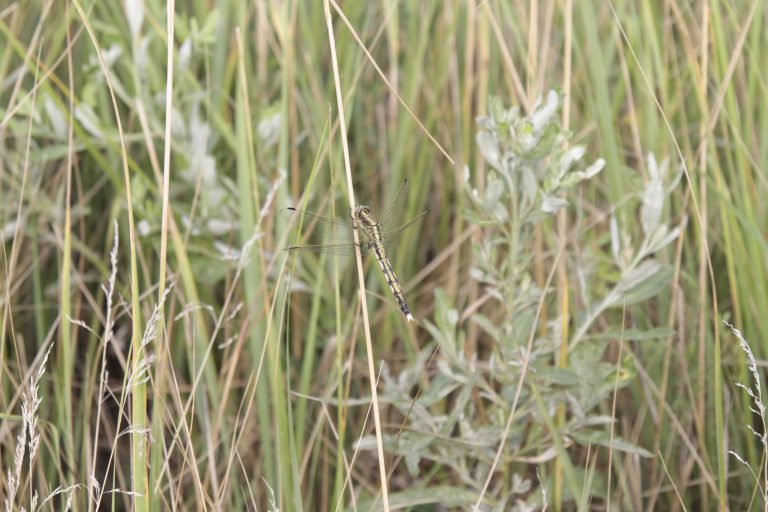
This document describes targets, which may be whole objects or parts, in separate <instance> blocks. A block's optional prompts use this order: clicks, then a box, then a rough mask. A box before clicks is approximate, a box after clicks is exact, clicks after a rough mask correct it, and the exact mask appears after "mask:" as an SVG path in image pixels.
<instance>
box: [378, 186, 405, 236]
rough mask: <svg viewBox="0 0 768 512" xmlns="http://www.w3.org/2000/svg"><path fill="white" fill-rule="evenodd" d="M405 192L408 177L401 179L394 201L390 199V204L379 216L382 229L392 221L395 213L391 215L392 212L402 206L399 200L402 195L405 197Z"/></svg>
mask: <svg viewBox="0 0 768 512" xmlns="http://www.w3.org/2000/svg"><path fill="white" fill-rule="evenodd" d="M407 194H408V178H406V179H404V180H403V183H402V184H401V185H400V188H399V189H398V190H397V194H396V195H395V199H394V201H392V204H391V205H390V206H389V208H388V209H387V212H386V213H385V214H384V216H383V217H382V218H381V227H382V229H386V227H387V226H388V225H389V223H390V222H392V220H393V217H396V215H392V214H393V213H396V212H398V211H399V210H400V209H401V207H402V205H401V201H402V199H403V197H405V196H406V195H407Z"/></svg>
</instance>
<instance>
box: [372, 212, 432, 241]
mask: <svg viewBox="0 0 768 512" xmlns="http://www.w3.org/2000/svg"><path fill="white" fill-rule="evenodd" d="M430 211H431V210H425V211H423V212H421V213H420V214H419V215H417V216H416V217H414V218H413V219H411V220H409V221H408V222H406V223H405V224H403V225H402V226H398V227H396V228H395V229H392V230H390V231H387V232H386V233H384V234H383V235H382V242H383V243H384V245H385V246H386V245H389V244H391V243H392V242H393V241H394V240H397V238H398V237H399V236H400V235H402V234H403V231H405V230H406V229H408V228H410V227H413V226H414V225H416V224H418V223H419V222H421V221H422V220H423V219H424V217H426V216H427V215H429V212H430Z"/></svg>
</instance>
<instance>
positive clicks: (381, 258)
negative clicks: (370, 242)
mask: <svg viewBox="0 0 768 512" xmlns="http://www.w3.org/2000/svg"><path fill="white" fill-rule="evenodd" d="M373 250H374V253H375V254H376V261H378V262H379V267H381V271H382V273H383V274H384V278H385V279H386V280H387V285H388V286H389V290H390V291H391V292H392V295H394V297H395V300H396V301H397V305H398V306H399V307H400V311H402V312H403V314H404V315H405V317H406V318H407V319H408V321H409V322H413V315H412V314H411V309H410V308H409V307H408V303H407V302H406V301H405V294H404V293H403V289H402V288H401V287H400V281H398V280H397V276H396V275H395V271H394V270H392V264H391V263H390V262H389V258H388V257H387V254H386V252H384V247H383V245H382V244H381V243H380V242H378V243H376V245H375V247H374V248H373Z"/></svg>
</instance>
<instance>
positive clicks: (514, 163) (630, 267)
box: [363, 92, 680, 510]
mask: <svg viewBox="0 0 768 512" xmlns="http://www.w3.org/2000/svg"><path fill="white" fill-rule="evenodd" d="M559 107H560V97H559V95H558V94H557V93H556V92H550V93H548V94H547V95H546V96H545V97H544V98H540V99H539V100H538V101H537V102H536V104H535V105H534V107H533V109H532V111H531V113H530V114H529V115H527V116H526V115H523V113H522V112H521V110H520V109H519V108H518V107H513V108H511V109H505V108H504V107H503V106H502V105H501V103H500V102H499V101H497V100H494V101H492V102H491V109H490V110H491V112H490V115H489V116H487V117H482V118H480V119H478V124H479V126H480V130H479V132H478V134H477V143H478V146H479V148H480V151H481V152H482V155H483V157H484V158H485V160H486V161H487V162H488V164H489V165H490V166H491V168H492V171H491V172H489V175H488V179H487V184H486V186H485V188H484V190H483V191H482V192H480V191H478V190H476V189H474V188H473V187H472V186H470V184H469V181H470V180H469V177H470V173H469V171H467V173H466V178H467V179H466V180H465V181H466V191H467V194H468V196H469V198H470V204H471V206H470V208H468V209H467V211H465V212H464V216H465V218H466V219H467V220H468V221H469V222H471V223H474V224H477V225H479V226H482V227H483V228H484V229H483V236H482V242H481V243H479V244H475V245H474V246H473V250H474V258H473V261H474V266H473V267H472V269H471V273H470V275H471V277H472V278H473V279H474V280H476V281H477V282H478V283H479V284H480V285H481V290H482V293H484V294H485V295H486V298H487V299H488V300H487V301H486V304H487V306H486V307H484V308H483V309H482V310H481V311H482V312H487V314H481V313H474V314H472V315H471V321H472V322H474V323H475V324H477V325H478V326H479V327H480V328H481V330H482V332H483V335H482V337H481V343H482V346H481V347H480V350H479V351H478V352H477V353H476V354H475V355H474V356H473V357H472V358H468V357H467V356H466V355H465V354H466V353H465V347H464V341H465V339H466V334H465V330H464V326H463V325H460V324H459V318H460V316H461V315H460V312H459V310H458V309H457V308H456V306H455V305H453V304H451V301H450V299H449V297H448V296H447V295H446V294H445V293H444V292H443V291H442V290H437V292H436V294H435V315H434V318H433V322H431V323H430V322H425V324H426V328H427V329H428V330H429V332H430V334H431V335H432V337H433V339H434V341H435V343H436V344H437V345H438V347H439V349H440V352H439V355H438V356H437V357H436V358H435V359H434V362H432V364H431V365H429V377H428V378H427V379H425V377H424V368H425V366H427V362H428V361H430V360H431V357H430V354H431V353H432V351H433V350H434V345H431V346H429V347H427V348H425V349H424V351H423V352H422V353H421V354H420V357H419V358H418V359H417V361H416V362H415V364H414V365H413V366H411V367H409V368H407V369H405V370H403V371H401V372H400V373H399V374H397V375H393V374H391V373H390V372H389V371H388V370H387V369H386V368H385V370H384V372H383V374H382V381H383V382H384V389H385V392H384V398H385V399H386V400H388V402H389V403H390V404H392V405H393V406H394V407H395V408H397V409H398V410H399V411H400V412H401V413H402V414H403V416H404V417H406V418H407V420H405V421H406V423H405V428H404V430H403V432H401V433H399V434H398V435H392V436H390V437H389V438H388V439H387V446H388V449H389V450H391V451H394V452H395V453H397V454H399V455H401V456H403V459H404V463H405V467H406V468H407V470H408V472H409V473H410V474H411V476H412V477H413V478H419V477H423V476H424V474H423V473H424V472H423V470H424V468H425V467H429V464H437V465H440V466H443V467H444V468H450V470H451V472H452V473H453V475H454V477H455V481H454V482H452V484H453V487H449V488H446V487H442V488H441V492H440V493H439V494H438V495H439V496H440V497H441V498H440V499H441V502H442V503H443V504H444V505H449V503H448V502H449V501H450V505H451V506H467V505H471V504H472V503H474V499H475V498H476V497H477V492H478V491H479V490H480V489H482V488H483V484H484V481H485V479H486V478H487V475H488V472H489V471H490V469H491V466H492V461H493V459H494V457H495V454H496V450H497V447H498V446H500V443H502V442H503V443H504V444H503V446H504V450H503V457H502V461H501V470H500V468H499V467H498V466H497V467H496V471H497V473H498V472H499V471H501V472H500V475H499V476H500V478H497V479H496V480H495V481H494V482H495V483H494V485H492V486H491V487H490V488H489V489H488V490H487V491H486V494H485V495H484V499H485V503H488V504H490V509H493V510H510V509H512V508H513V507H514V509H516V510H525V509H527V508H530V507H531V506H535V505H539V506H540V505H541V503H542V502H541V500H542V496H543V494H542V493H541V492H533V491H532V488H533V487H534V486H533V484H534V482H536V481H537V480H536V476H535V470H536V469H537V467H538V465H539V464H541V463H544V462H547V461H549V460H552V459H553V458H554V457H556V456H557V454H558V451H557V443H556V442H555V439H553V433H552V431H551V427H550V426H548V422H549V424H550V425H551V419H550V418H551V417H553V416H554V413H555V411H556V409H557V408H558V407H565V408H566V410H567V415H566V418H567V419H566V424H565V425H563V426H562V427H561V429H560V431H559V432H558V433H557V434H556V435H557V436H558V437H559V441H561V442H562V445H564V446H565V447H568V446H571V445H573V444H582V445H585V446H586V445H602V446H606V447H610V448H612V449H614V450H620V451H628V452H632V453H635V454H639V455H642V456H648V455H649V453H648V452H647V451H645V450H644V449H642V448H640V447H636V446H633V445H632V444H630V443H628V442H626V441H624V440H622V439H621V438H620V437H618V436H610V433H609V428H608V427H609V424H610V422H611V417H610V415H608V414H606V413H605V411H606V410H607V409H602V410H601V409H600V407H599V406H600V405H601V404H605V403H606V399H607V398H609V397H610V396H612V393H613V391H614V390H615V389H616V387H617V386H618V387H623V386H625V385H626V384H627V383H628V382H629V381H630V380H631V378H632V377H633V375H634V372H633V371H632V368H628V367H624V368H621V369H618V370H617V367H616V365H615V364H614V363H609V362H608V361H604V360H603V353H604V351H605V347H606V346H607V342H606V338H605V337H602V338H601V337H599V336H593V337H591V338H590V337H588V336H587V334H592V333H591V329H593V328H594V323H595V320H596V319H597V318H598V317H599V316H600V315H601V314H602V313H604V312H605V311H606V310H607V309H609V308H610V307H612V306H617V305H618V306H621V305H624V304H627V305H628V304H633V303H636V302H638V301H641V300H645V299H648V298H650V297H653V296H654V295H656V294H658V293H659V292H660V291H661V290H662V289H663V288H664V286H666V284H667V283H668V280H669V277H670V275H671V271H669V268H668V267H667V266H666V265H665V264H664V263H662V259H660V258H657V257H656V254H657V253H658V252H659V251H661V250H662V249H663V248H664V247H665V246H666V245H668V244H669V243H670V242H672V241H673V240H674V239H675V238H677V236H678V234H679V232H680V227H679V226H678V227H670V224H669V223H666V222H664V220H663V219H664V216H665V214H666V213H667V211H666V210H665V205H666V204H667V203H668V197H669V195H670V193H671V192H672V191H673V190H674V188H675V186H676V185H677V183H678V182H679V178H680V174H679V173H671V172H670V166H669V163H668V162H663V163H662V164H661V165H658V164H657V163H656V160H655V158H654V157H653V155H649V157H648V166H647V167H648V180H647V182H646V184H645V186H644V188H643V189H642V190H639V191H638V192H637V194H636V196H635V197H634V198H633V199H635V201H634V202H633V201H631V200H630V201H627V202H625V204H623V205H622V208H628V209H629V208H631V207H632V206H633V205H634V204H638V205H639V211H638V212H637V213H639V215H634V213H635V211H634V210H631V209H629V210H627V215H626V216H625V218H627V219H632V218H636V217H637V219H638V221H639V222H636V224H639V225H640V227H639V232H640V233H641V234H642V238H641V240H640V242H639V243H633V241H632V237H631V233H633V232H636V231H638V230H634V231H633V229H632V228H633V227H635V226H631V225H628V226H620V225H619V221H618V220H617V219H616V218H615V217H610V220H609V221H608V222H606V223H605V224H608V225H609V229H608V231H609V232H610V235H611V243H610V251H611V254H612V256H613V262H614V265H615V267H616V268H615V270H614V271H612V272H611V273H610V275H611V276H618V278H616V277H604V276H602V275H600V276H598V275H596V274H595V275H593V273H590V272H587V271H584V270H583V269H580V268H575V269H569V270H572V272H570V275H572V276H574V281H575V285H576V286H577V287H578V288H580V289H579V290H578V292H577V293H578V295H579V297H580V298H581V301H579V303H574V304H573V305H572V307H571V317H572V318H570V319H569V320H572V321H573V324H574V325H575V326H576V327H575V329H574V330H573V331H572V335H571V336H570V341H569V343H570V346H569V359H568V366H566V367H564V368H561V367H558V366H557V365H556V364H555V361H556V353H557V352H558V351H559V350H560V342H561V325H562V323H561V320H562V319H561V318H559V317H558V314H559V313H558V311H557V309H556V308H555V307H554V306H553V301H552V300H547V298H548V297H547V296H548V294H550V293H551V291H552V290H549V289H543V288H542V287H541V286H540V284H539V283H537V282H536V280H535V279H534V277H533V276H532V275H531V272H530V269H531V267H532V263H533V262H532V258H533V254H532V251H531V247H532V246H533V241H534V229H535V228H537V227H538V228H540V229H541V230H543V231H546V230H547V229H550V230H551V227H552V222H551V219H552V218H553V216H554V214H555V213H556V212H557V211H559V210H561V209H563V208H566V207H567V206H568V205H569V199H568V193H569V191H571V190H572V189H573V188H574V187H575V186H576V185H577V184H579V183H580V182H582V181H585V180H589V179H591V178H593V177H594V176H596V175H597V174H598V173H599V172H600V171H601V170H602V169H603V168H604V166H605V162H604V160H602V159H597V160H595V161H594V162H591V163H587V164H585V163H583V161H584V159H585V155H586V149H585V148H584V147H583V146H572V145H571V144H570V138H571V134H570V133H569V132H568V131H566V130H564V129H563V128H562V126H561V125H560V122H559ZM673 174H674V175H673ZM570 202H573V201H570ZM606 218H607V217H606ZM545 238H546V237H545ZM553 238H554V237H553ZM606 245H608V244H606ZM565 251H566V254H564V255H562V256H561V257H563V258H567V256H569V255H570V252H571V251H572V248H570V246H567V247H566V248H565ZM606 252H608V248H607V247H606ZM566 261H568V262H573V261H576V262H578V261H580V260H579V258H577V257H574V258H567V259H566ZM569 264H572V263H569ZM592 290H600V292H599V293H595V294H594V295H593V292H592ZM606 290H607V291H606ZM574 302H575V301H574ZM540 303H541V304H543V307H548V308H551V310H550V311H548V313H550V314H548V315H546V317H547V318H550V319H553V320H551V321H550V322H549V323H548V325H547V329H546V331H542V332H545V334H541V333H540V331H539V329H538V325H537V324H538V322H540V321H541V320H540V318H541V316H542V315H540V314H539V312H538V308H539V304H540ZM619 328H620V326H617V328H616V332H618V331H619ZM531 333H537V334H538V335H537V336H536V337H535V338H533V343H532V344H531V350H530V352H528V339H529V336H531V335H532V334H531ZM636 335H637V336H638V337H642V336H643V334H642V333H636ZM646 335H647V333H646ZM526 362H527V373H525V380H524V384H523V387H522V389H521V392H520V395H519V397H518V398H519V400H518V401H517V406H516V409H515V410H514V415H513V416H512V421H513V427H512V428H511V429H509V430H507V429H505V424H506V423H507V420H508V416H509V415H510V413H511V412H512V411H511V404H512V403H513V398H514V397H515V396H516V393H517V387H518V382H519V378H520V376H521V372H522V371H523V368H524V367H525V363H526ZM622 363H623V364H626V363H625V362H623V361H622ZM617 372H618V373H617ZM414 389H420V394H419V395H418V397H417V399H416V400H414V399H413V392H414ZM505 436H506V437H505ZM369 441H370V440H364V442H363V445H364V446H365V445H367V444H368V442H369ZM582 477H583V475H580V478H582ZM543 481H544V482H546V478H545V479H544V480H543ZM579 482H582V480H579ZM424 485H425V486H429V482H428V481H425V482H424ZM573 487H575V486H573V485H571V488H569V490H570V491H571V495H572V497H573V498H576V495H577V494H578V493H580V492H581V490H580V489H574V488H573ZM468 488H469V489H473V490H474V491H475V494H474V496H473V497H469V496H467V494H466V493H465V492H464V493H462V492H460V491H461V490H464V491H466V489H468ZM596 492H598V491H595V490H594V489H592V490H590V491H588V494H590V493H596ZM462 499H466V500H468V501H467V502H466V503H465V502H463V501H461V500H462ZM446 500H447V501H446Z"/></svg>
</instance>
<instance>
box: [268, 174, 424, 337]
mask: <svg viewBox="0 0 768 512" xmlns="http://www.w3.org/2000/svg"><path fill="white" fill-rule="evenodd" d="M407 189H408V180H407V179H406V180H404V181H403V183H402V184H401V185H400V189H399V190H398V192H397V195H396V196H395V199H394V201H392V204H391V205H390V207H389V208H388V209H387V211H386V214H385V215H384V216H383V217H382V218H381V220H380V221H378V220H377V219H376V216H375V215H374V214H373V212H372V210H371V208H370V207H369V206H367V205H359V206H356V207H355V208H354V209H353V210H352V211H351V213H350V220H345V219H341V218H330V217H325V216H323V215H318V214H317V213H314V212H310V211H306V210H299V209H296V208H285V209H284V210H283V212H284V213H283V216H284V217H287V218H288V219H289V220H290V221H292V222H301V221H304V222H306V223H308V224H313V225H314V226H316V227H317V228H320V229H319V230H318V231H319V233H318V235H319V236H320V237H322V231H324V230H327V231H329V232H330V233H329V239H330V240H329V242H328V243H312V244H309V245H292V246H290V247H288V248H287V249H286V250H287V251H289V252H292V253H299V252H323V253H328V254H351V253H354V251H355V245H357V246H358V247H359V248H360V252H361V253H363V254H368V253H370V252H373V254H374V255H375V256H376V261H377V262H378V263H379V268H381V272H382V273H383V274H384V279H385V280H386V281H387V285H388V286H389V290H390V291H391V292H392V295H393V296H394V297H395V301H396V302H397V305H398V307H399V308H400V311H402V312H403V314H404V315H405V317H406V319H408V321H409V322H413V315H412V314H411V309H410V308H409V307H408V302H406V300H405V293H404V292H403V288H402V286H400V281H399V280H398V279H397V276H396V275H395V271H394V270H393V269H392V263H391V262H390V261H389V257H388V256H387V247H389V246H390V245H391V244H392V242H393V241H395V240H396V239H397V238H398V237H399V236H400V235H402V234H403V232H404V231H405V230H406V229H408V228H410V227H412V226H414V225H416V224H417V223H418V222H419V221H421V220H422V219H423V218H424V217H425V216H427V215H428V214H429V212H430V210H426V211H423V212H422V213H420V214H419V215H417V216H416V217H414V218H413V219H411V220H409V221H408V222H406V223H405V224H402V225H400V226H397V227H395V228H393V229H390V227H391V224H392V221H393V219H394V218H395V217H398V215H397V211H398V210H400V203H401V202H402V197H403V196H404V195H406V191H407ZM355 228H356V229H357V230H358V236H359V240H360V242H359V243H358V244H355V242H354V238H353V235H352V231H353V230H354V229H355ZM320 240H322V239H321V238H320Z"/></svg>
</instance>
